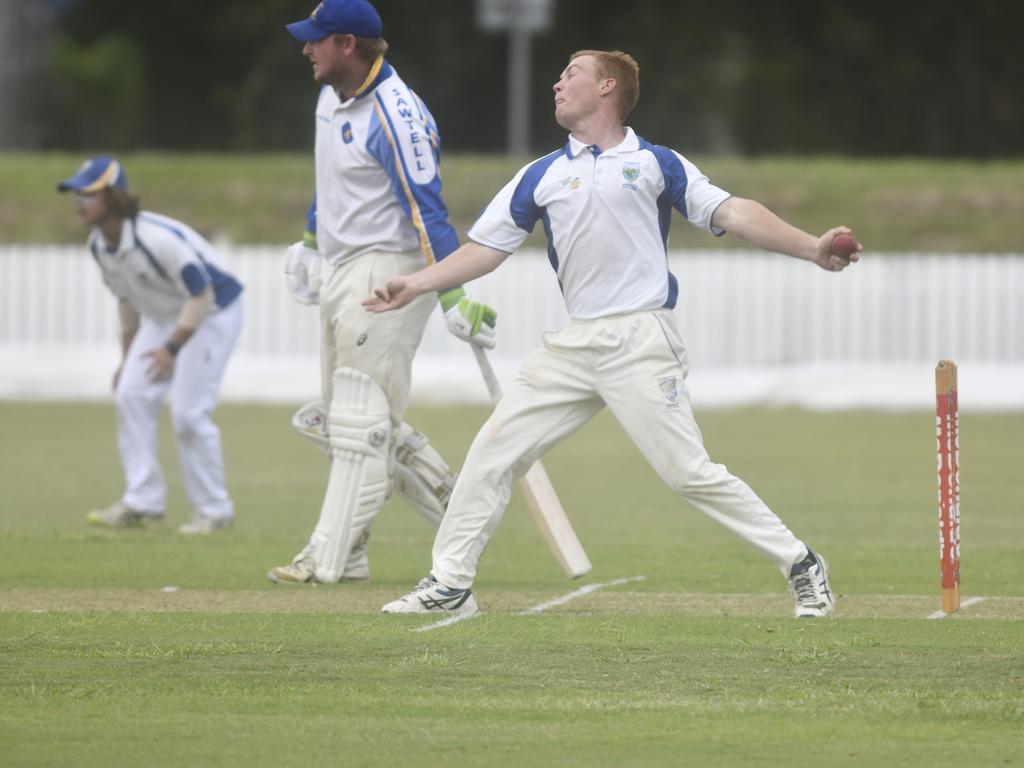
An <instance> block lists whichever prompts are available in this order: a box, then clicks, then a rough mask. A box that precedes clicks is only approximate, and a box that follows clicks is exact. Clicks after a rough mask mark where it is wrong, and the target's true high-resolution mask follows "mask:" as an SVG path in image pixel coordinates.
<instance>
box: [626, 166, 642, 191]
mask: <svg viewBox="0 0 1024 768" xmlns="http://www.w3.org/2000/svg"><path fill="white" fill-rule="evenodd" d="M622 178H623V179H625V183H624V184H623V185H622V188H623V189H632V190H633V191H636V180H637V179H639V178H640V163H635V162H626V163H623V164H622Z"/></svg>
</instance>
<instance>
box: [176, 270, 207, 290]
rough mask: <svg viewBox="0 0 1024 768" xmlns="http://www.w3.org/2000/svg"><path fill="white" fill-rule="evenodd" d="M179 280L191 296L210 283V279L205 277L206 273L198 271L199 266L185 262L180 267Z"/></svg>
mask: <svg viewBox="0 0 1024 768" xmlns="http://www.w3.org/2000/svg"><path fill="white" fill-rule="evenodd" d="M181 282H183V283H184V284H185V287H186V288H188V292H189V293H190V294H191V295H193V296H195V295H196V294H199V293H202V292H203V289H205V288H206V286H208V285H209V284H210V281H209V280H207V279H206V275H204V274H203V273H202V272H200V271H199V267H197V266H196V265H195V264H186V265H185V266H184V267H182V268H181Z"/></svg>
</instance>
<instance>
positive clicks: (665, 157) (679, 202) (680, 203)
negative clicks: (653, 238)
mask: <svg viewBox="0 0 1024 768" xmlns="http://www.w3.org/2000/svg"><path fill="white" fill-rule="evenodd" d="M637 138H639V137H637ZM640 148H641V149H646V150H647V151H648V152H650V153H651V154H652V155H654V157H655V159H656V160H657V161H658V167H660V168H661V175H662V177H663V178H664V179H665V189H664V190H662V193H661V194H660V195H658V227H659V229H660V230H661V242H662V243H664V245H665V253H666V255H667V254H668V231H669V227H670V226H671V223H672V209H673V208H675V209H676V210H677V211H679V212H680V213H681V214H683V216H685V215H686V170H685V169H684V168H683V164H682V163H681V162H680V160H679V158H678V157H676V154H675V152H673V151H672V150H671V149H669V148H668V147H662V146H659V145H658V144H651V143H650V142H649V141H646V140H645V139H640ZM667 274H668V296H667V298H666V299H665V303H664V304H662V305H661V306H662V307H664V308H665V309H675V306H676V300H677V299H678V297H679V281H678V280H676V276H675V275H673V274H672V273H671V272H668V273H667Z"/></svg>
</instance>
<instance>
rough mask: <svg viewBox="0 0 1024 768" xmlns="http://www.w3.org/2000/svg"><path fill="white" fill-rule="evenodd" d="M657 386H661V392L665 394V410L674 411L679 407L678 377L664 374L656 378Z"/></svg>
mask: <svg viewBox="0 0 1024 768" xmlns="http://www.w3.org/2000/svg"><path fill="white" fill-rule="evenodd" d="M658 386H659V387H661V394H663V395H664V396H665V410H666V411H675V410H678V409H679V379H678V378H676V377H675V376H666V377H665V378H663V379H658Z"/></svg>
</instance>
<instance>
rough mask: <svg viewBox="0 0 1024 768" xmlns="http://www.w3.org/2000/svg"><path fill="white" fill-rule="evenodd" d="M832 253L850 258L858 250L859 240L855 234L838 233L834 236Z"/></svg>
mask: <svg viewBox="0 0 1024 768" xmlns="http://www.w3.org/2000/svg"><path fill="white" fill-rule="evenodd" d="M831 250H832V255H833V256H840V257H842V258H844V259H847V260H848V259H849V258H850V256H851V255H853V254H855V253H856V252H857V241H856V240H854V239H853V235H836V236H835V237H833V238H832V249H831Z"/></svg>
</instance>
